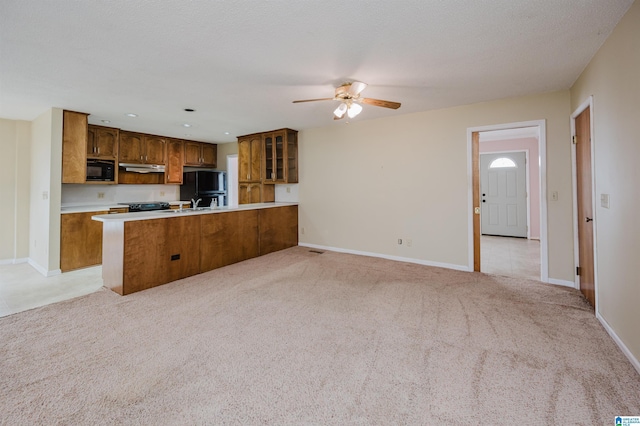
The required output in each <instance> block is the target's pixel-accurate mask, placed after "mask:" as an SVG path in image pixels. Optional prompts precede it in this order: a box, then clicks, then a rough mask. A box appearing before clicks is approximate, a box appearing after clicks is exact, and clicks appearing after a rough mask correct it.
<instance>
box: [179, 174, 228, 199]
mask: <svg viewBox="0 0 640 426" xmlns="http://www.w3.org/2000/svg"><path fill="white" fill-rule="evenodd" d="M198 198H201V199H202V201H201V202H200V206H201V207H208V206H210V205H211V200H212V199H215V200H217V202H218V204H217V205H218V206H226V205H227V204H228V202H227V173H226V172H214V171H209V170H199V171H192V172H184V173H183V175H182V185H181V186H180V199H181V200H183V201H190V200H191V199H194V200H197V199H198Z"/></svg>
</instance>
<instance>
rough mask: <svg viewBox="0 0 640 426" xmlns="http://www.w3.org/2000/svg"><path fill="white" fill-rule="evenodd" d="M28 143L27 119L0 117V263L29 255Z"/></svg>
mask: <svg viewBox="0 0 640 426" xmlns="http://www.w3.org/2000/svg"><path fill="white" fill-rule="evenodd" d="M29 145H30V124H29V122H27V121H15V120H6V119H0V149H1V150H2V156H0V194H2V203H0V263H12V262H16V261H24V260H26V258H27V256H28V255H29V247H28V244H29V220H28V217H29Z"/></svg>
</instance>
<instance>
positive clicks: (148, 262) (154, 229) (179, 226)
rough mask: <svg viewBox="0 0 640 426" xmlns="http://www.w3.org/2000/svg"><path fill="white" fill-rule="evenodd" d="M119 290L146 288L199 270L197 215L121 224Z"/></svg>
mask: <svg viewBox="0 0 640 426" xmlns="http://www.w3.org/2000/svg"><path fill="white" fill-rule="evenodd" d="M124 225H125V226H124V253H123V257H124V265H123V275H124V277H123V282H122V286H123V288H122V293H123V294H130V293H133V292H136V291H141V290H146V289H148V288H152V287H156V286H158V285H161V284H165V283H168V282H171V281H175V280H178V279H181V278H185V277H188V276H191V275H195V274H197V273H199V272H200V217H199V216H183V217H179V218H168V219H152V220H142V221H135V222H125V224H124Z"/></svg>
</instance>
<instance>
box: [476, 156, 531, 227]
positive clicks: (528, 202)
mask: <svg viewBox="0 0 640 426" xmlns="http://www.w3.org/2000/svg"><path fill="white" fill-rule="evenodd" d="M513 152H524V161H525V169H524V172H525V183H524V184H525V192H526V193H527V199H526V201H527V240H530V239H531V195H530V193H531V191H529V189H530V188H531V184H530V183H529V179H530V176H529V150H528V149H510V150H506V151H505V150H501V151H487V152H478V155H479V156H480V155H482V154H510V153H513ZM480 164H482V163H480ZM481 174H482V173H481ZM480 178H481V179H480V183H482V176H480ZM480 234H482V232H480Z"/></svg>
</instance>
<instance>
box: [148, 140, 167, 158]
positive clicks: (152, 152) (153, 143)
mask: <svg viewBox="0 0 640 426" xmlns="http://www.w3.org/2000/svg"><path fill="white" fill-rule="evenodd" d="M144 148H145V153H144V162H145V163H147V164H165V163H166V149H167V140H166V139H165V138H163V137H161V136H152V135H144Z"/></svg>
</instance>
